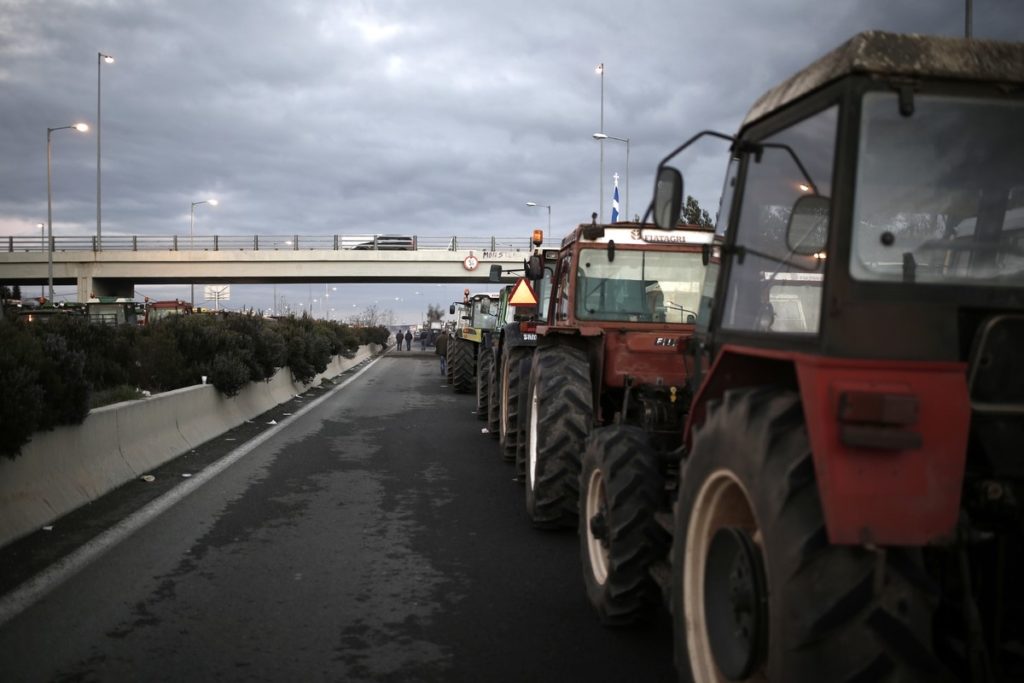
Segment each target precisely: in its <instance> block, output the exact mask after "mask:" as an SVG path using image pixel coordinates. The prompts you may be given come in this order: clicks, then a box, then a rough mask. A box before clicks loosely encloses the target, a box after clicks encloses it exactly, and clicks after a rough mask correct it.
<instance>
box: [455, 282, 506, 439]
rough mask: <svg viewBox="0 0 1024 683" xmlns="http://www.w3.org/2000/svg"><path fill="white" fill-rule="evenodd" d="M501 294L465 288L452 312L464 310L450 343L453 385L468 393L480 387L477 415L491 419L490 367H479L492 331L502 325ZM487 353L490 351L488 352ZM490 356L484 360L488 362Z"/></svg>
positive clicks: (483, 361)
mask: <svg viewBox="0 0 1024 683" xmlns="http://www.w3.org/2000/svg"><path fill="white" fill-rule="evenodd" d="M499 299H500V296H499V295H498V294H495V293H491V294H470V293H469V290H468V289H467V290H466V291H465V295H464V297H463V300H462V302H456V303H453V304H452V305H451V306H450V307H449V309H448V312H449V313H451V314H452V315H455V311H456V308H457V307H458V308H459V309H460V310H461V313H460V315H459V320H458V321H457V322H456V325H455V330H454V332H453V333H452V338H451V339H450V340H449V342H448V372H449V375H450V377H451V384H452V386H453V387H454V389H455V392H456V393H459V394H468V393H469V392H470V391H472V390H473V388H474V387H475V388H476V389H477V414H478V415H481V416H482V417H481V419H486V418H487V384H486V377H487V373H489V372H490V368H489V367H483V368H478V367H477V365H478V363H477V358H479V357H480V348H481V346H482V344H483V342H484V341H485V339H486V340H489V338H490V337H489V335H490V333H491V332H492V331H493V330H494V329H495V327H497V325H498V313H499ZM484 355H485V356H486V355H487V354H484ZM487 360H488V359H487V358H484V359H482V364H483V365H486V363H487ZM478 370H481V371H482V375H483V377H484V379H485V381H484V382H483V389H482V390H481V389H480V386H479V385H480V383H479V382H477V374H478Z"/></svg>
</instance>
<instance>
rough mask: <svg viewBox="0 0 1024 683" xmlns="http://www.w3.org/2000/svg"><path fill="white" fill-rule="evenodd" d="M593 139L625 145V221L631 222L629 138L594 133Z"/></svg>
mask: <svg viewBox="0 0 1024 683" xmlns="http://www.w3.org/2000/svg"><path fill="white" fill-rule="evenodd" d="M594 139H595V140H598V141H600V142H602V143H603V142H604V141H605V140H618V141H619V142H625V143H626V220H627V221H630V220H633V219H632V218H630V217H629V138H617V137H615V136H614V135H605V134H604V133H594Z"/></svg>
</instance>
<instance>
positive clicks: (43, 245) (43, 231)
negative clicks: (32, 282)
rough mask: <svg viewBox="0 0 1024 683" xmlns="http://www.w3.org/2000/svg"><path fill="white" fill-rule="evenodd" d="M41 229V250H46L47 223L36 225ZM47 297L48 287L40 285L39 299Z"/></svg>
mask: <svg viewBox="0 0 1024 683" xmlns="http://www.w3.org/2000/svg"><path fill="white" fill-rule="evenodd" d="M36 227H37V228H39V248H40V249H46V223H36ZM44 296H46V285H39V298H40V299H41V298H43V297H44Z"/></svg>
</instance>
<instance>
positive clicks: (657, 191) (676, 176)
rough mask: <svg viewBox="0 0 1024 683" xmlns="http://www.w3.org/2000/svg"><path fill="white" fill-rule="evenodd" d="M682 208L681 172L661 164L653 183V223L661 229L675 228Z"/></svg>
mask: <svg viewBox="0 0 1024 683" xmlns="http://www.w3.org/2000/svg"><path fill="white" fill-rule="evenodd" d="M682 208H683V174H682V173H680V172H679V170H678V169H675V168H672V167H671V166H663V167H662V168H661V169H660V170H659V171H658V179H657V181H656V182H655V183H654V224H655V225H657V226H658V227H659V228H661V229H662V230H671V229H672V228H675V227H676V225H678V224H679V212H680V211H682Z"/></svg>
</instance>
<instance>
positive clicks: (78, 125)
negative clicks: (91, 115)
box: [71, 123, 89, 133]
mask: <svg viewBox="0 0 1024 683" xmlns="http://www.w3.org/2000/svg"><path fill="white" fill-rule="evenodd" d="M71 127H72V128H74V129H75V130H77V131H78V132H79V133H84V132H86V131H87V130H89V124H88V123H76V124H75V125H73V126H71Z"/></svg>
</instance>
